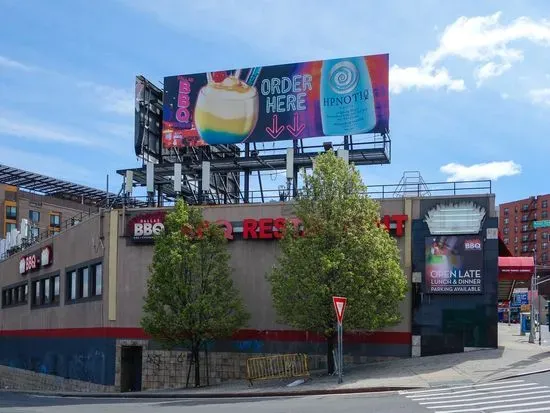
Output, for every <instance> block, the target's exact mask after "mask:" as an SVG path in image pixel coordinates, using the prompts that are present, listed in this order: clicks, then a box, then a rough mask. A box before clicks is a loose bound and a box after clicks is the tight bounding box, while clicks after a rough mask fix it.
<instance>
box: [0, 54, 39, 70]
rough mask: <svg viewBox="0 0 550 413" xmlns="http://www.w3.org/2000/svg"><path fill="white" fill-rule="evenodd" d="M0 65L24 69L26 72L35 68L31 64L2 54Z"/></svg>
mask: <svg viewBox="0 0 550 413" xmlns="http://www.w3.org/2000/svg"><path fill="white" fill-rule="evenodd" d="M0 66H2V67H7V68H8V69H16V70H22V71H24V72H31V71H33V70H34V69H35V68H33V67H31V66H28V65H26V64H24V63H21V62H18V61H16V60H12V59H9V58H7V57H5V56H0Z"/></svg>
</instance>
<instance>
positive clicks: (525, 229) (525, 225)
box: [521, 224, 529, 231]
mask: <svg viewBox="0 0 550 413" xmlns="http://www.w3.org/2000/svg"><path fill="white" fill-rule="evenodd" d="M528 229H529V225H527V224H524V225H522V226H521V230H522V231H527V230H528Z"/></svg>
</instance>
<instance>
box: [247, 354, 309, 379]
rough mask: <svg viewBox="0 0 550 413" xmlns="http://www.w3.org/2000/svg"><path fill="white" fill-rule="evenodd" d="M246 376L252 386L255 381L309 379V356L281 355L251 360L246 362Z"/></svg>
mask: <svg viewBox="0 0 550 413" xmlns="http://www.w3.org/2000/svg"><path fill="white" fill-rule="evenodd" d="M246 376H247V380H248V381H249V382H250V384H251V385H253V381H254V380H273V379H288V378H294V377H309V376H310V373H309V367H308V363H307V354H281V355H277V356H266V357H253V358H249V359H248V360H246Z"/></svg>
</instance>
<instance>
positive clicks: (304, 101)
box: [162, 54, 389, 148]
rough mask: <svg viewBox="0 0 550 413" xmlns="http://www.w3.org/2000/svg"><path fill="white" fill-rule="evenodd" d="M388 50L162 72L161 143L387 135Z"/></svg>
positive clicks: (217, 143)
mask: <svg viewBox="0 0 550 413" xmlns="http://www.w3.org/2000/svg"><path fill="white" fill-rule="evenodd" d="M388 71H389V55H388V54H383V55H372V56H356V57H347V58H341V59H331V60H319V61H312V62H302V63H291V64H284V65H277V66H264V67H252V68H243V69H234V70H224V71H217V72H208V73H198V74H191V75H179V76H170V77H165V78H164V99H163V127H162V129H163V131H162V135H163V136H162V142H163V146H164V147H165V148H172V147H184V146H204V145H219V144H237V143H244V142H266V141H267V142H272V141H281V140H291V139H303V138H312V137H320V136H333V135H335V136H338V135H339V136H342V135H353V134H359V133H369V132H373V133H376V132H377V133H384V132H387V131H388V129H389V96H388Z"/></svg>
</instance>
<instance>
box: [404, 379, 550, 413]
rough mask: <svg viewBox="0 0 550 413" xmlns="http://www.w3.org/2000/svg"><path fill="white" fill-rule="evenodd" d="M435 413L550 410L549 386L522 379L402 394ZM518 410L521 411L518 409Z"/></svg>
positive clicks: (511, 412) (505, 412) (525, 412)
mask: <svg viewBox="0 0 550 413" xmlns="http://www.w3.org/2000/svg"><path fill="white" fill-rule="evenodd" d="M400 394H401V395H402V396H405V397H406V398H407V399H408V400H410V401H411V402H416V403H418V404H419V405H420V406H422V407H424V408H426V409H429V410H430V411H431V412H432V413H468V412H478V413H479V412H484V413H485V412H486V413H529V412H539V411H540V412H544V411H550V387H548V386H544V385H541V384H538V383H534V382H532V383H526V382H524V381H523V380H510V381H499V382H491V383H483V384H481V385H470V386H456V387H449V388H446V389H442V388H439V389H432V391H419V392H414V391H408V392H400ZM518 409H519V410H518Z"/></svg>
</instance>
